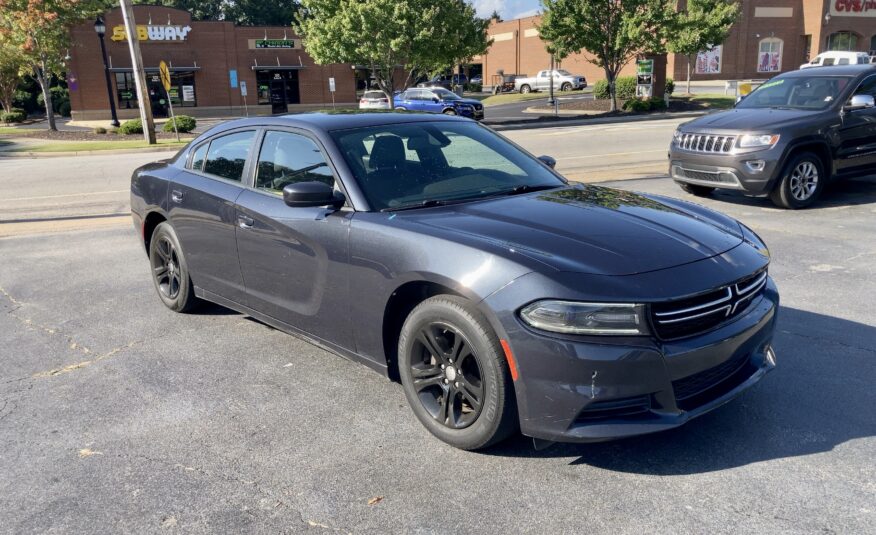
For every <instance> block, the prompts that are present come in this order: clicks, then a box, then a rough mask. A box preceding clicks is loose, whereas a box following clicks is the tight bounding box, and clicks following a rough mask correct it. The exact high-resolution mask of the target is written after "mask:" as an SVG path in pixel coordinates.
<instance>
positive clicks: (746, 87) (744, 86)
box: [739, 82, 751, 96]
mask: <svg viewBox="0 0 876 535" xmlns="http://www.w3.org/2000/svg"><path fill="white" fill-rule="evenodd" d="M749 93H751V82H745V83H740V84H739V94H740V95H742V96H746V95H748V94H749Z"/></svg>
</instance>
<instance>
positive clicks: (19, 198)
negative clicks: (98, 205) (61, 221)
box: [4, 189, 131, 201]
mask: <svg viewBox="0 0 876 535" xmlns="http://www.w3.org/2000/svg"><path fill="white" fill-rule="evenodd" d="M128 191H131V190H129V189H120V190H114V191H94V192H90V193H67V194H65V195H43V196H41V197H18V198H15V199H4V201H36V200H40V199H61V198H63V197H84V196H87V195H102V194H108V193H125V192H128Z"/></svg>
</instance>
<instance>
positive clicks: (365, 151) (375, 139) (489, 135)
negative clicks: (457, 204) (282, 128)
mask: <svg viewBox="0 0 876 535" xmlns="http://www.w3.org/2000/svg"><path fill="white" fill-rule="evenodd" d="M332 136H333V137H334V138H335V142H336V143H337V145H338V147H339V148H340V149H341V151H342V152H343V154H344V159H345V160H346V161H347V164H348V165H349V166H350V169H351V170H352V171H353V174H354V176H355V178H356V180H357V182H358V183H359V185H360V187H361V188H362V190H363V192H364V193H365V196H366V197H367V198H368V201H369V203H370V204H371V206H372V208H373V209H377V210H381V209H385V208H390V209H393V208H403V207H411V206H419V205H421V204H422V203H423V202H424V201H430V200H434V201H444V202H453V201H462V200H471V199H477V198H483V197H489V196H495V195H506V194H508V193H510V192H512V191H514V190H515V189H517V188H519V187H520V186H532V187H558V186H562V185H563V184H564V182H563V181H562V180H560V179H559V178H558V177H557V176H556V175H554V174H553V173H552V172H551V171H550V170H548V169H547V168H545V166H544V165H542V164H541V163H540V162H538V161H537V160H535V159H534V158H532V157H531V156H529V155H528V154H526V153H524V152H522V151H520V150H519V149H517V148H516V147H515V146H513V145H511V144H510V143H508V142H507V141H505V140H504V139H502V138H501V137H499V136H497V135H496V134H494V133H493V132H492V131H490V130H488V129H487V128H484V127H482V126H479V125H477V124H473V123H468V122H455V121H454V122H434V123H433V122H417V123H410V124H390V125H383V126H374V127H368V128H356V129H349V130H340V131H336V132H333V133H332Z"/></svg>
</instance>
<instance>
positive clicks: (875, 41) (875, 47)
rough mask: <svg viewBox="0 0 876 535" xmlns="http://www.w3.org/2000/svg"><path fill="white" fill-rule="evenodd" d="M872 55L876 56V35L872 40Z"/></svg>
mask: <svg viewBox="0 0 876 535" xmlns="http://www.w3.org/2000/svg"><path fill="white" fill-rule="evenodd" d="M870 55H871V56H876V35H874V36H873V37H871V38H870Z"/></svg>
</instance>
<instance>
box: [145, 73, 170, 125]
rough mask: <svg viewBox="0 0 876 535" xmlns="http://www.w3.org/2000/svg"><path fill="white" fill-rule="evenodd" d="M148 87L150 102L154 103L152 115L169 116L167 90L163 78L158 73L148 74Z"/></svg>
mask: <svg viewBox="0 0 876 535" xmlns="http://www.w3.org/2000/svg"><path fill="white" fill-rule="evenodd" d="M146 89H147V90H148V92H149V103H150V104H151V105H152V116H153V117H158V118H164V117H167V116H168V113H167V107H168V105H167V92H166V91H165V90H164V86H163V85H161V78H159V76H158V75H157V74H154V75H153V74H149V75H147V76H146Z"/></svg>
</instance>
